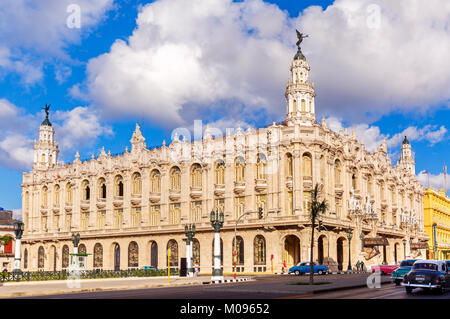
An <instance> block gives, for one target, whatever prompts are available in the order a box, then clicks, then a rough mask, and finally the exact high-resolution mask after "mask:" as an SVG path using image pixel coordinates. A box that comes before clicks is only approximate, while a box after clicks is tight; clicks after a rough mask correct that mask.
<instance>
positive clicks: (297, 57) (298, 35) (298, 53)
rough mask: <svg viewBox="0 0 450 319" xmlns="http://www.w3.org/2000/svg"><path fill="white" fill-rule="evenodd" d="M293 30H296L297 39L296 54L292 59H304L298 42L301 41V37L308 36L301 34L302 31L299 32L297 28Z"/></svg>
mask: <svg viewBox="0 0 450 319" xmlns="http://www.w3.org/2000/svg"><path fill="white" fill-rule="evenodd" d="M295 31H296V32H297V38H298V41H297V43H296V44H297V47H298V50H297V54H296V55H295V56H294V59H302V60H306V58H305V56H304V55H303V53H302V49H301V48H300V44H301V43H302V42H303V39H304V38H307V37H309V35H303V33H301V32H300V31H298V30H295Z"/></svg>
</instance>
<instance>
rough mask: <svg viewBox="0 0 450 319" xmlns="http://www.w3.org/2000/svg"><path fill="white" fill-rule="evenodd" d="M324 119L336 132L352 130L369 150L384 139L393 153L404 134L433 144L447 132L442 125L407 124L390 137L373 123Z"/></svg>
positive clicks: (414, 139) (444, 136) (413, 139)
mask: <svg viewBox="0 0 450 319" xmlns="http://www.w3.org/2000/svg"><path fill="white" fill-rule="evenodd" d="M326 120H327V126H328V128H329V129H331V130H333V131H334V132H336V133H339V130H341V129H342V130H345V129H347V130H348V131H349V132H351V130H354V131H355V134H356V136H357V138H358V139H359V140H360V141H361V140H363V141H364V144H365V147H366V149H367V150H369V151H371V152H372V151H374V150H375V149H376V148H377V147H379V146H380V144H381V143H382V142H383V140H386V145H387V147H388V148H390V150H391V151H394V153H395V149H394V148H395V147H398V146H399V145H400V144H401V142H402V141H403V139H404V137H405V136H407V138H408V140H409V141H427V142H429V143H430V145H434V144H436V143H438V142H440V141H442V140H444V139H445V138H446V133H447V129H446V128H445V126H443V125H442V126H441V127H439V128H438V127H437V126H436V125H425V126H424V127H422V128H418V127H416V126H409V127H408V128H406V129H404V130H403V131H402V132H400V133H397V134H395V135H393V136H392V137H391V136H390V135H389V134H383V133H381V130H380V128H379V127H378V126H375V125H369V124H364V123H361V124H354V125H350V126H348V127H345V126H344V125H343V123H342V120H340V119H338V118H336V117H329V118H327V119H326Z"/></svg>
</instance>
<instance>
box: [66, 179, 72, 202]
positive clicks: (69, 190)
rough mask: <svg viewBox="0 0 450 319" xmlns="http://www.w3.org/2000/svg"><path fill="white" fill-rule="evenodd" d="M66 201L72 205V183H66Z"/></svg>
mask: <svg viewBox="0 0 450 319" xmlns="http://www.w3.org/2000/svg"><path fill="white" fill-rule="evenodd" d="M66 203H67V205H69V206H71V205H72V185H71V184H70V183H67V184H66Z"/></svg>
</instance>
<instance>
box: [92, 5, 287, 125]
mask: <svg viewBox="0 0 450 319" xmlns="http://www.w3.org/2000/svg"><path fill="white" fill-rule="evenodd" d="M268 19H270V23H268V22H267V20H268ZM289 21H290V20H289V19H288V17H287V13H286V12H283V11H281V10H280V9H279V8H278V7H277V6H275V5H270V4H267V3H264V2H262V1H258V0H251V1H245V2H242V3H234V2H232V1H231V0H208V1H206V0H196V1H184V0H170V1H168V0H160V1H155V2H154V3H151V4H148V5H146V6H144V7H143V8H142V9H141V11H140V13H139V16H138V18H137V27H136V29H135V30H134V32H133V35H132V36H131V37H130V38H129V39H128V41H127V42H124V41H122V40H117V41H116V42H115V43H114V44H113V45H112V47H111V49H110V52H109V53H106V54H103V55H101V56H99V57H97V58H95V59H92V60H91V61H90V62H89V65H88V68H87V70H88V81H87V83H86V84H87V89H88V92H89V93H90V97H91V99H92V102H93V104H94V105H100V106H102V107H103V108H104V109H105V110H106V111H108V112H109V113H114V114H138V115H142V114H145V115H147V116H148V117H150V118H152V119H153V120H155V121H158V122H160V123H161V122H162V124H181V123H187V122H191V120H192V119H194V118H200V115H204V114H205V113H207V112H214V110H220V111H222V110H221V107H222V105H221V103H220V102H221V101H228V102H229V101H232V100H235V101H236V104H242V103H245V108H246V111H247V112H248V111H249V110H253V111H254V110H255V109H256V110H257V109H266V110H268V111H269V112H271V113H279V112H280V110H283V109H284V106H283V104H284V102H283V101H284V97H283V94H282V91H283V85H284V83H285V81H286V80H287V78H288V74H289V64H290V60H291V58H292V56H293V55H294V54H295V50H294V49H293V48H292V46H293V44H294V43H295V40H294V38H295V32H293V28H294V27H293V26H291V25H290V24H289ZM280 66H281V67H280ZM161 110H164V111H163V112H161ZM232 112H233V114H232V116H234V117H235V118H238V117H239V115H240V114H241V113H242V110H240V111H239V110H236V109H235V108H232ZM234 112H236V113H234ZM227 115H228V116H230V114H227Z"/></svg>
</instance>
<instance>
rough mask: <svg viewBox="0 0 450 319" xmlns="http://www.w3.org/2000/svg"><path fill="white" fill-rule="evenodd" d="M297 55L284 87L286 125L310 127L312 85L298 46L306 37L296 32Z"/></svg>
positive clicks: (313, 94)
mask: <svg viewBox="0 0 450 319" xmlns="http://www.w3.org/2000/svg"><path fill="white" fill-rule="evenodd" d="M297 37H298V41H297V47H298V50H297V53H296V54H295V56H294V60H293V61H292V64H291V78H290V79H289V81H288V83H287V85H286V93H285V97H286V102H287V124H288V125H294V124H296V123H299V124H303V125H312V124H313V123H314V121H315V104H314V98H315V96H316V93H315V92H314V85H313V84H312V83H310V82H309V71H310V67H309V65H308V62H307V61H306V58H305V56H304V55H303V53H302V50H301V48H300V44H301V43H302V41H303V39H304V38H306V37H307V35H306V36H304V35H303V33H300V32H298V31H297Z"/></svg>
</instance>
